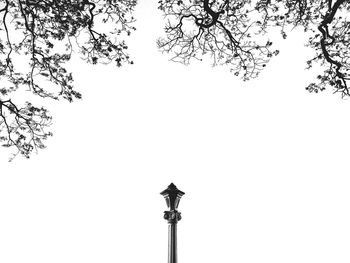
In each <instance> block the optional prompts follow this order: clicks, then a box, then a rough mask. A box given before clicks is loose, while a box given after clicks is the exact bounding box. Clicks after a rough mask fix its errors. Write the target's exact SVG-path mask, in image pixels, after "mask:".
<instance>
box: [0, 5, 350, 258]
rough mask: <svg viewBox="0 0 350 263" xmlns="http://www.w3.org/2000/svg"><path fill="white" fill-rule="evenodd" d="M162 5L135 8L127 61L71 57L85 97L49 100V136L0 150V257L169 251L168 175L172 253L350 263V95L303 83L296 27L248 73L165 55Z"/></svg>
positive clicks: (304, 52) (303, 52)
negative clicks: (173, 220)
mask: <svg viewBox="0 0 350 263" xmlns="http://www.w3.org/2000/svg"><path fill="white" fill-rule="evenodd" d="M156 2H157V1H150V0H147V1H140V4H139V5H138V7H137V10H136V13H135V16H136V17H137V19H138V21H137V23H136V26H137V31H136V32H135V33H134V34H133V35H132V37H131V38H130V39H129V46H130V53H131V54H132V55H133V58H134V61H135V65H132V66H125V67H122V68H116V67H115V66H113V65H108V66H104V65H98V66H92V65H86V64H84V63H83V62H82V61H80V60H79V59H77V58H76V59H74V60H73V61H72V63H71V64H70V66H69V67H70V68H71V69H72V70H73V71H74V77H75V87H76V88H77V90H79V91H81V92H82V93H83V100H82V101H78V102H76V103H73V104H68V103H66V102H62V103H56V102H45V103H47V106H48V107H49V109H50V110H51V113H52V115H53V116H54V124H53V125H52V131H53V132H54V136H53V137H52V138H50V139H49V141H48V142H47V146H48V147H47V148H46V149H45V150H43V151H41V152H39V153H38V154H34V155H33V156H32V158H31V159H29V160H24V159H23V158H22V157H17V158H16V159H15V160H14V161H13V162H11V163H8V162H7V160H8V157H9V153H8V152H5V150H4V148H2V149H1V153H0V163H1V173H0V262H2V263H27V262H35V263H62V262H64V263H80V262H81V263H83V262H84V263H90V262H91V263H92V262H101V263H102V262H103V263H111V262H114V263H121V262H123V263H136V262H152V263H165V262H166V260H167V223H166V221H165V220H164V219H163V211H164V210H165V209H166V204H165V201H164V200H163V197H162V196H161V195H160V194H159V193H160V192H161V191H162V190H164V189H165V188H166V187H167V185H168V184H170V183H171V182H173V183H175V184H176V185H177V186H178V188H179V189H180V190H183V191H184V192H186V194H185V195H184V197H183V198H182V200H181V202H180V206H179V210H180V211H181V212H182V215H183V219H182V221H180V222H179V227H178V228H179V230H178V231H179V236H178V238H179V245H178V249H179V252H178V254H179V263H186V262H187V263H188V262H201V263H209V262H211V263H212V262H222V263H224V262H228V263H231V262H234V263H260V262H268V263H277V262H278V263H289V262H290V263H295V262H298V263H304V262H305V263H311V262H317V263H322V262H337V263H345V262H347V263H348V262H349V261H350V254H349V253H348V251H349V246H350V224H349V222H350V210H349V202H350V191H349V189H350V179H349V172H350V166H349V151H350V140H349V139H348V136H349V134H350V120H349V112H350V101H349V100H342V99H341V98H340V97H339V96H338V95H332V94H331V91H329V92H325V93H322V94H318V95H315V94H309V93H308V92H306V91H305V89H304V87H305V86H306V85H307V84H308V83H310V82H311V81H312V80H313V77H314V74H315V72H311V71H307V70H305V66H306V64H305V62H306V59H307V58H308V57H311V56H312V51H311V50H309V49H307V48H305V47H304V43H305V41H306V39H305V36H304V35H303V33H302V32H301V31H298V30H295V31H294V32H293V33H291V34H290V35H289V37H288V38H287V40H285V41H282V40H279V41H278V42H280V43H279V47H280V51H281V52H280V55H279V56H278V57H276V58H274V59H273V60H272V61H271V63H269V64H268V66H267V67H266V70H265V71H264V72H262V74H261V75H260V77H259V78H257V79H254V80H252V81H249V82H242V81H241V80H239V79H237V78H236V77H234V76H233V74H231V73H230V72H229V70H228V69H227V68H225V67H217V68H213V67H211V66H210V65H209V64H207V63H196V64H193V65H191V66H183V65H180V64H175V63H172V62H169V61H168V58H169V57H168V56H166V55H162V54H161V53H160V52H159V51H158V50H157V48H156V45H155V41H156V39H157V37H158V36H159V35H160V34H161V33H162V28H163V23H164V21H163V20H162V16H161V14H160V12H159V10H157V3H156ZM39 102H40V100H39ZM43 103H44V102H43Z"/></svg>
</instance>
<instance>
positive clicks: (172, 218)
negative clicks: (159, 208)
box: [160, 183, 185, 263]
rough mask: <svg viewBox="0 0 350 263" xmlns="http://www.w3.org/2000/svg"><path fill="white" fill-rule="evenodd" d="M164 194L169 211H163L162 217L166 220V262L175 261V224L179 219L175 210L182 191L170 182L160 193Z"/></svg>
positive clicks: (179, 216)
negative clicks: (167, 225) (167, 228)
mask: <svg viewBox="0 0 350 263" xmlns="http://www.w3.org/2000/svg"><path fill="white" fill-rule="evenodd" d="M160 194H161V195H163V196H164V198H165V201H166V204H167V206H168V208H169V211H164V219H166V220H168V223H169V231H168V263H177V246H176V243H177V233H176V225H177V222H178V221H180V220H181V213H180V212H178V211H177V207H178V206H179V202H180V199H181V197H182V196H183V195H184V194H185V193H184V192H182V191H180V190H179V189H177V187H176V186H175V185H174V184H173V183H171V184H170V185H169V186H168V188H167V189H165V190H164V191H163V192H161V193H160Z"/></svg>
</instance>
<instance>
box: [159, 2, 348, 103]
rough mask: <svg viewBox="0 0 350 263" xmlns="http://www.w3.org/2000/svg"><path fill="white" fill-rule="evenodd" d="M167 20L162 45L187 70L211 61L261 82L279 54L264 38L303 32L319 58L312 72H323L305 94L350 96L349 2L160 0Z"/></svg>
mask: <svg viewBox="0 0 350 263" xmlns="http://www.w3.org/2000/svg"><path fill="white" fill-rule="evenodd" d="M159 9H160V10H162V11H163V12H164V15H165V17H166V18H167V24H166V26H165V33H166V35H165V37H163V38H160V39H159V40H158V47H159V48H160V49H161V50H162V51H163V52H169V53H171V54H172V60H173V61H176V62H180V63H184V64H188V63H189V62H190V61H191V60H193V59H201V58H202V57H203V56H209V57H210V58H211V60H212V62H213V65H218V64H221V65H222V64H224V65H229V66H230V67H231V70H232V71H233V72H234V74H235V75H237V76H238V75H240V76H242V78H243V79H244V80H248V79H251V78H254V77H256V76H257V75H258V74H259V73H260V72H261V70H262V69H263V68H264V67H265V66H266V63H268V62H269V60H270V59H271V57H273V56H274V55H277V54H278V52H279V51H278V50H274V49H273V48H272V47H273V44H272V42H271V41H269V40H268V39H266V38H265V37H266V36H267V35H268V34H266V33H268V32H269V31H270V29H271V28H276V27H277V28H280V31H281V34H282V36H283V38H286V37H287V33H286V32H287V31H288V30H289V29H292V28H295V27H297V26H300V27H302V28H304V30H305V32H307V33H310V37H309V38H308V41H307V43H306V45H307V46H309V47H311V48H313V50H314V51H315V54H314V56H313V57H311V58H310V59H309V60H307V68H311V67H312V66H314V65H315V64H318V65H320V66H321V68H322V69H323V72H321V73H320V74H319V75H318V76H317V77H316V79H315V81H314V82H312V83H310V84H309V85H308V86H307V87H306V89H307V90H309V91H310V92H316V93H317V92H319V91H323V90H325V88H326V87H332V88H333V89H334V91H335V92H339V93H341V95H342V97H344V96H346V97H348V96H350V91H349V85H350V83H349V80H350V19H349V18H350V12H349V11H350V2H349V0H256V1H251V0H238V1H230V0H160V1H159Z"/></svg>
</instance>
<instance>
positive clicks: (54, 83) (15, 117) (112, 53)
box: [0, 0, 136, 158]
mask: <svg viewBox="0 0 350 263" xmlns="http://www.w3.org/2000/svg"><path fill="white" fill-rule="evenodd" d="M135 5H136V0H96V1H89V0H82V1H78V0H60V1H54V0H48V1H34V0H19V1H9V0H4V1H1V4H0V14H1V19H0V29H1V30H0V76H1V86H0V142H2V143H3V146H5V147H14V148H16V152H15V153H14V155H13V157H14V156H16V155H17V154H18V153H20V154H22V155H23V156H25V157H29V156H30V154H31V153H32V151H33V150H37V149H40V148H43V147H44V142H43V141H44V140H45V139H47V137H48V136H50V135H51V133H50V132H48V131H47V128H48V126H49V125H50V122H51V117H50V116H49V115H48V113H47V110H46V109H44V108H42V107H37V106H34V105H32V103H30V102H27V103H26V104H25V105H23V106H19V105H17V104H16V103H15V102H14V95H13V93H14V92H15V91H18V90H19V89H21V90H25V89H26V90H29V91H30V92H31V94H34V95H37V96H40V97H42V98H50V99H55V100H58V99H60V98H63V99H66V100H68V101H69V102H71V101H73V99H80V98H81V94H80V93H79V92H77V91H76V90H74V88H73V85H72V83H73V78H72V74H71V73H70V72H67V70H66V69H65V67H64V65H65V63H66V62H67V61H69V60H70V58H71V56H72V53H73V52H74V51H76V50H78V51H79V53H80V54H81V56H82V58H83V59H84V60H86V61H87V62H89V63H92V64H96V63H110V62H115V63H116V65H117V66H121V65H122V64H124V63H132V61H131V59H130V57H129V55H128V54H127V52H126V50H127V45H126V43H125V42H124V36H128V35H130V33H131V32H132V31H133V30H134V29H135V28H134V27H133V26H132V22H133V21H134V18H133V17H132V11H133V8H134V7H135ZM26 96H28V97H29V95H28V93H27V95H26ZM13 157H12V158H13Z"/></svg>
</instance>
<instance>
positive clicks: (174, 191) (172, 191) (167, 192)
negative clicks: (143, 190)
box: [160, 183, 185, 197]
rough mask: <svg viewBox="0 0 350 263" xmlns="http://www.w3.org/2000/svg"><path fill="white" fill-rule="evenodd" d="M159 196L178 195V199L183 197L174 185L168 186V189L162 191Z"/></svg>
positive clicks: (182, 193)
mask: <svg viewBox="0 0 350 263" xmlns="http://www.w3.org/2000/svg"><path fill="white" fill-rule="evenodd" d="M160 194H161V195H164V196H165V195H170V194H173V195H179V196H180V197H181V196H183V195H184V194H185V193H184V192H182V191H180V190H179V189H177V187H176V185H174V184H173V183H171V184H169V186H168V188H167V189H165V190H164V191H162V192H161V193H160Z"/></svg>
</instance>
